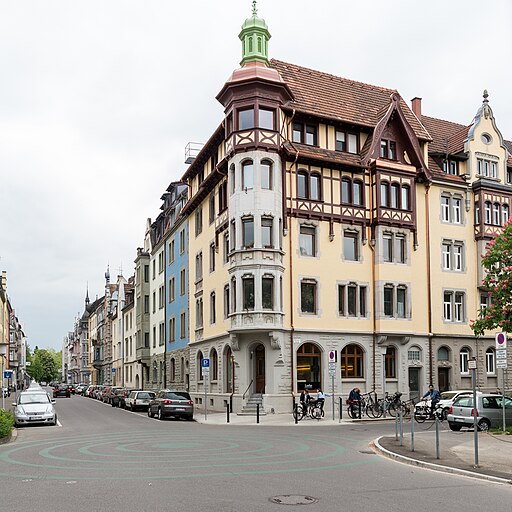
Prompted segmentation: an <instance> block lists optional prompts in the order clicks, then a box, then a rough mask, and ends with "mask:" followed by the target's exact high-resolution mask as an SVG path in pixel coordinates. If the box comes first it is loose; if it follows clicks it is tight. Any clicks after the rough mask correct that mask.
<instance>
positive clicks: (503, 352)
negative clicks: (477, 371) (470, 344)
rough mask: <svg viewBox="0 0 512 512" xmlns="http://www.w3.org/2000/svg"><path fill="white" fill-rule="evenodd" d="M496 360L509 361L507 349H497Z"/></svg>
mask: <svg viewBox="0 0 512 512" xmlns="http://www.w3.org/2000/svg"><path fill="white" fill-rule="evenodd" d="M496 359H507V349H504V348H499V349H496Z"/></svg>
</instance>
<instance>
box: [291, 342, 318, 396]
mask: <svg viewBox="0 0 512 512" xmlns="http://www.w3.org/2000/svg"><path fill="white" fill-rule="evenodd" d="M321 388H322V353H321V351H320V348H319V347H317V346H316V345H315V344H313V343H304V345H301V346H300V347H299V349H298V350H297V390H299V391H302V390H303V389H321Z"/></svg>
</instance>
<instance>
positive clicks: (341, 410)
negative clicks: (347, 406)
mask: <svg viewBox="0 0 512 512" xmlns="http://www.w3.org/2000/svg"><path fill="white" fill-rule="evenodd" d="M342 419H343V398H341V396H340V421H341V420H342Z"/></svg>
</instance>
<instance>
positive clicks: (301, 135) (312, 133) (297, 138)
mask: <svg viewBox="0 0 512 512" xmlns="http://www.w3.org/2000/svg"><path fill="white" fill-rule="evenodd" d="M292 141H293V142H297V144H307V145H308V146H316V126H314V125H312V124H305V123H293V127H292Z"/></svg>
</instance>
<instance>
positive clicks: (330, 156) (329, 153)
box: [283, 142, 363, 167]
mask: <svg viewBox="0 0 512 512" xmlns="http://www.w3.org/2000/svg"><path fill="white" fill-rule="evenodd" d="M283 149H284V150H285V151H286V154H287V155H288V156H292V157H295V156H296V155H297V152H298V153H299V159H306V160H308V159H309V160H316V161H321V162H328V163H330V164H334V165H336V164H338V165H347V166H351V167H363V166H362V165H361V158H360V157H359V155H353V154H351V153H343V152H341V151H333V150H329V149H322V148H319V147H316V146H308V145H306V144H297V143H295V142H294V143H291V142H285V143H284V144H283Z"/></svg>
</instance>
